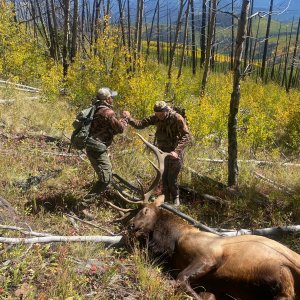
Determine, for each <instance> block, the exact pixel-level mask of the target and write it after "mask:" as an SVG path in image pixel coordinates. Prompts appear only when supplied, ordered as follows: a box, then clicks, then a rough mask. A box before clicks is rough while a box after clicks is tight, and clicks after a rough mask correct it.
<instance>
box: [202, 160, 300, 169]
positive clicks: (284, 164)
mask: <svg viewBox="0 0 300 300" xmlns="http://www.w3.org/2000/svg"><path fill="white" fill-rule="evenodd" d="M197 160H198V161H205V162H209V163H217V164H222V163H227V159H218V158H217V159H209V158H197ZM238 163H249V164H256V165H260V166H265V165H266V166H272V165H279V166H283V167H300V164H296V163H290V162H275V161H267V160H255V159H238Z"/></svg>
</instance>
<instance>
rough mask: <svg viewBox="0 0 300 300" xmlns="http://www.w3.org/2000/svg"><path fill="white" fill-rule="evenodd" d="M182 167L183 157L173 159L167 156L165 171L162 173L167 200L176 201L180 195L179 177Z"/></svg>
mask: <svg viewBox="0 0 300 300" xmlns="http://www.w3.org/2000/svg"><path fill="white" fill-rule="evenodd" d="M181 167H182V158H180V159H171V158H170V157H166V159H165V171H164V173H163V175H162V185H163V193H164V195H165V201H166V202H170V200H172V201H174V199H175V198H176V197H178V196H179V188H178V184H177V177H178V174H179V172H180V170H181Z"/></svg>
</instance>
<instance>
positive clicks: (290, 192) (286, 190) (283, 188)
mask: <svg viewBox="0 0 300 300" xmlns="http://www.w3.org/2000/svg"><path fill="white" fill-rule="evenodd" d="M253 174H254V176H255V177H256V178H259V179H262V180H263V181H264V182H266V183H267V184H269V185H271V186H272V187H274V188H276V189H278V190H280V191H282V192H284V193H285V194H287V195H293V194H295V191H293V190H292V189H290V188H288V187H286V186H284V185H282V184H279V183H277V182H275V181H273V180H271V179H269V178H267V177H265V176H263V175H262V174H259V173H257V172H253Z"/></svg>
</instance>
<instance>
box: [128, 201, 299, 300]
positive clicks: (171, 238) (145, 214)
mask: <svg viewBox="0 0 300 300" xmlns="http://www.w3.org/2000/svg"><path fill="white" fill-rule="evenodd" d="M162 201H163V199H161V198H160V199H157V200H156V201H154V202H153V203H149V204H145V205H144V206H143V208H142V209H141V210H140V211H139V212H138V213H137V215H136V216H135V217H134V218H133V219H132V220H131V221H130V225H129V230H130V232H131V234H132V235H133V236H135V237H150V239H151V243H150V245H152V247H153V250H154V252H156V253H161V254H167V256H168V257H169V259H170V262H171V264H172V267H173V268H175V269H176V270H178V272H179V273H178V275H177V279H176V280H177V283H178V284H179V285H180V286H182V287H183V288H184V289H185V290H186V291H187V292H188V293H189V294H190V295H192V296H193V297H194V298H195V299H202V300H203V299H210V300H212V299H232V297H233V299H241V300H268V299H274V300H292V299H293V300H299V299H300V255H299V254H297V253H296V252H294V251H292V250H290V249H289V248H287V247H285V246H283V245H282V244H280V243H278V242H276V241H273V240H271V239H268V238H266V237H261V236H255V235H252V236H248V235H247V236H236V237H220V236H217V235H215V234H212V233H208V232H202V231H200V230H198V229H196V228H194V227H193V226H191V225H189V224H187V223H185V221H183V220H182V219H180V218H178V217H177V216H175V215H173V214H172V213H170V212H168V211H166V210H163V209H162V208H160V207H159V205H160V204H161V203H162ZM194 285H197V286H202V287H204V289H205V292H201V293H196V292H195V290H194V289H193V288H192V286H194ZM229 295H230V297H228V296H229Z"/></svg>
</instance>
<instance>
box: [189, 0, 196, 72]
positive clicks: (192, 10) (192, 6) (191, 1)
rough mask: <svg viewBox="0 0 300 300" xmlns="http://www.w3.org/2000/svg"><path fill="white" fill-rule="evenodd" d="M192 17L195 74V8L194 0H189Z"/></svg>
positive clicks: (193, 67) (193, 66) (194, 70)
mask: <svg viewBox="0 0 300 300" xmlns="http://www.w3.org/2000/svg"><path fill="white" fill-rule="evenodd" d="M190 5H191V19H192V72H193V75H195V74H196V37H195V8H194V0H190Z"/></svg>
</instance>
